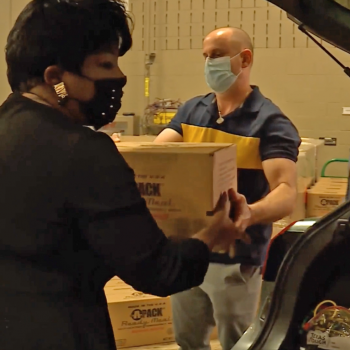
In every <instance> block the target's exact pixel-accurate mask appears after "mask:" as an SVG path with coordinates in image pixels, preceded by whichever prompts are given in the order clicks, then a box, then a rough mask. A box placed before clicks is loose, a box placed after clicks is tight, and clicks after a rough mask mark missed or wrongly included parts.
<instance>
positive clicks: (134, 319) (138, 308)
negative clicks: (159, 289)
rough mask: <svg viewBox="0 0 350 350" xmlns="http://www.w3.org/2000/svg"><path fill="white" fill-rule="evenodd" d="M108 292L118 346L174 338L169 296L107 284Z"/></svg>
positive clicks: (165, 341) (154, 342) (138, 344)
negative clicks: (114, 287) (113, 286)
mask: <svg viewBox="0 0 350 350" xmlns="http://www.w3.org/2000/svg"><path fill="white" fill-rule="evenodd" d="M105 293H106V297H107V302H108V309H109V314H110V318H111V321H112V326H113V331H114V337H115V341H116V345H117V347H118V348H119V349H120V348H126V347H133V346H143V345H152V344H159V343H169V342H173V341H174V332H173V326H172V313H171V305H170V298H157V297H154V296H152V295H148V294H143V293H141V292H137V291H135V290H133V289H131V288H130V289H113V288H105Z"/></svg>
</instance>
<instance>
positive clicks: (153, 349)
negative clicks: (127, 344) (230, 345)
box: [128, 340, 221, 350]
mask: <svg viewBox="0 0 350 350" xmlns="http://www.w3.org/2000/svg"><path fill="white" fill-rule="evenodd" d="M211 349H212V350H221V346H220V344H219V342H218V341H217V340H214V341H212V343H211ZM128 350H178V346H177V345H176V344H158V345H151V346H141V347H139V348H129V349H128Z"/></svg>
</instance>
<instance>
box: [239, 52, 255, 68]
mask: <svg viewBox="0 0 350 350" xmlns="http://www.w3.org/2000/svg"><path fill="white" fill-rule="evenodd" d="M252 63H253V53H252V52H251V51H250V50H248V49H246V50H244V51H243V52H242V68H247V67H249V66H251V65H252Z"/></svg>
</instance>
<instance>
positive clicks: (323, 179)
mask: <svg viewBox="0 0 350 350" xmlns="http://www.w3.org/2000/svg"><path fill="white" fill-rule="evenodd" d="M317 184H324V185H339V184H345V185H347V184H348V179H345V178H332V177H321V178H320V179H319V180H318V182H317Z"/></svg>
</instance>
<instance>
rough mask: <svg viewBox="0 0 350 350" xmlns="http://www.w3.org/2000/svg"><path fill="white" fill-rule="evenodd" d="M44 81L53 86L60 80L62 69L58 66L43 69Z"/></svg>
mask: <svg viewBox="0 0 350 350" xmlns="http://www.w3.org/2000/svg"><path fill="white" fill-rule="evenodd" d="M44 81H45V83H46V84H48V85H51V86H55V85H57V84H59V83H61V82H62V69H61V68H59V67H58V66H50V67H47V68H46V69H45V72H44Z"/></svg>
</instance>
